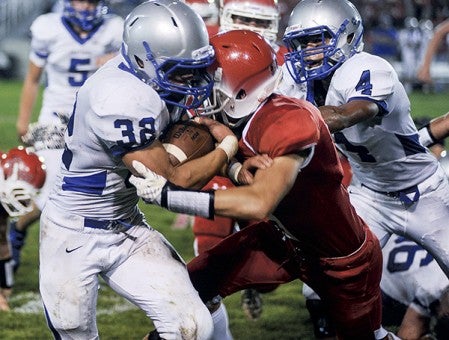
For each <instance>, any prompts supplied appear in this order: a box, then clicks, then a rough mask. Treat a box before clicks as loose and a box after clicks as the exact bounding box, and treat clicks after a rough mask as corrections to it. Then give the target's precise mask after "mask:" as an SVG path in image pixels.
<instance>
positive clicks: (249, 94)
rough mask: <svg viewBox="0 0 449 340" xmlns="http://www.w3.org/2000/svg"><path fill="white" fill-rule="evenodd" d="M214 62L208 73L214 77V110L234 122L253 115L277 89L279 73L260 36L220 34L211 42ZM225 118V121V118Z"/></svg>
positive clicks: (236, 33)
mask: <svg viewBox="0 0 449 340" xmlns="http://www.w3.org/2000/svg"><path fill="white" fill-rule="evenodd" d="M211 45H212V46H213V47H214V49H215V55H216V61H215V62H214V64H212V66H211V69H210V72H211V73H212V74H213V75H214V80H215V85H214V96H213V99H212V107H213V108H214V109H213V110H210V111H208V110H207V109H206V114H213V113H217V112H224V113H226V115H223V119H224V120H225V123H230V121H229V119H228V118H229V117H230V118H232V119H233V122H232V123H236V120H237V119H240V118H243V117H246V116H248V115H250V114H252V113H253V112H254V111H255V110H256V109H257V108H258V107H259V105H260V104H261V103H262V102H263V101H264V100H265V99H266V98H268V96H270V95H271V94H272V93H273V92H274V90H275V88H276V87H277V85H278V82H279V80H280V76H281V69H280V68H279V67H278V65H277V63H276V55H275V53H274V50H273V48H272V47H271V46H270V44H269V43H268V42H267V41H266V40H265V39H264V38H263V37H262V36H260V35H259V34H257V33H255V32H252V31H248V30H236V31H228V32H223V33H220V34H218V35H216V36H215V37H212V38H211ZM226 116H227V117H226Z"/></svg>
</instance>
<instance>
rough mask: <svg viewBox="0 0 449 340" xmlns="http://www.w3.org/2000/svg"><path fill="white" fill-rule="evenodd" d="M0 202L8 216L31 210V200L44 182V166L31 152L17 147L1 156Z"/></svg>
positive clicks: (19, 214) (22, 213)
mask: <svg viewBox="0 0 449 340" xmlns="http://www.w3.org/2000/svg"><path fill="white" fill-rule="evenodd" d="M0 165H1V166H0V172H1V174H0V183H1V186H0V188H1V190H0V202H1V204H2V205H3V207H4V208H5V210H6V211H7V212H8V214H9V216H11V217H17V216H21V215H24V214H26V213H27V212H29V211H31V210H32V199H33V198H34V196H35V195H36V194H37V192H38V190H39V189H40V188H42V186H43V185H44V182H45V175H46V172H45V165H44V163H43V161H42V160H41V159H40V158H39V157H38V156H37V155H36V154H35V153H33V152H31V151H29V150H28V149H26V148H24V147H22V146H19V147H16V148H13V149H11V150H9V151H8V152H7V153H3V154H2V155H1V160H0Z"/></svg>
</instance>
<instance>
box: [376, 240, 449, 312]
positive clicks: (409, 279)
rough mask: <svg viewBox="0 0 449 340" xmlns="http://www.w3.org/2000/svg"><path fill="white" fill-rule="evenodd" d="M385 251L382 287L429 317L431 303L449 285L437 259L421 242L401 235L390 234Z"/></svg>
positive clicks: (394, 297) (396, 298) (390, 294)
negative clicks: (417, 242)
mask: <svg viewBox="0 0 449 340" xmlns="http://www.w3.org/2000/svg"><path fill="white" fill-rule="evenodd" d="M382 253H383V258H384V263H383V273H382V281H381V284H380V286H381V288H382V291H383V292H384V293H386V294H387V295H388V296H390V297H392V298H393V299H395V300H396V301H399V302H401V303H402V304H404V305H406V306H409V305H411V306H412V307H413V308H415V309H416V310H417V311H418V312H419V313H420V314H422V315H424V316H429V317H430V309H429V306H430V304H431V303H432V302H434V301H436V300H438V299H439V298H440V296H441V294H442V292H443V291H444V289H445V288H446V287H447V286H448V285H449V280H448V279H447V277H446V275H445V274H444V273H443V271H442V270H441V268H440V267H439V266H438V264H437V262H436V261H435V260H434V259H433V257H432V256H431V255H430V254H429V253H428V252H427V251H425V250H424V249H423V248H422V247H421V246H419V245H417V244H416V243H415V242H412V241H409V240H407V239H406V238H404V237H401V236H393V237H391V238H390V239H389V241H388V242H387V244H386V245H385V246H384V248H383V249H382Z"/></svg>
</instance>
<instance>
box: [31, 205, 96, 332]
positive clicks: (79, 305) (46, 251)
mask: <svg viewBox="0 0 449 340" xmlns="http://www.w3.org/2000/svg"><path fill="white" fill-rule="evenodd" d="M49 210H54V207H53V206H52V207H51V208H50V209H49ZM46 211H47V208H45V209H44V211H43V213H42V216H41V220H40V222H41V224H40V247H39V257H40V265H39V289H40V293H41V297H42V301H43V305H44V309H45V316H46V319H47V323H48V327H49V329H50V330H51V331H52V333H53V335H54V337H55V339H96V338H97V337H98V329H97V325H96V300H97V294H98V293H97V292H98V279H97V273H98V268H95V266H94V265H93V264H94V263H95V262H97V263H101V261H100V260H101V259H98V258H97V257H96V255H95V253H94V252H93V250H95V243H94V242H95V241H94V236H93V235H89V234H83V232H82V226H79V228H78V230H75V229H70V228H71V227H73V228H75V227H76V224H77V223H76V221H74V220H72V219H71V216H67V219H65V218H61V220H58V219H57V221H54V220H50V219H49V218H48V216H47V214H46ZM65 226H67V228H66V227H65ZM102 246H103V247H104V245H102Z"/></svg>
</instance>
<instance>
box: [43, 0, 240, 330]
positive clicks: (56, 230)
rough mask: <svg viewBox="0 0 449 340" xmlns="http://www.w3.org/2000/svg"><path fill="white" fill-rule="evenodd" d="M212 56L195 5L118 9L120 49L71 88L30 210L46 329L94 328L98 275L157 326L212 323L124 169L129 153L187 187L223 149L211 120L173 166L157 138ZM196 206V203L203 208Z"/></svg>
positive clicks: (224, 157) (193, 95) (164, 1)
mask: <svg viewBox="0 0 449 340" xmlns="http://www.w3.org/2000/svg"><path fill="white" fill-rule="evenodd" d="M161 32H163V34H161ZM214 60H215V59H214V51H213V48H212V46H211V45H209V37H208V34H207V30H206V26H205V24H204V22H203V20H202V19H201V17H200V16H199V15H198V14H196V13H195V12H194V11H193V10H192V9H191V8H190V7H188V6H187V5H186V4H184V3H183V2H180V1H172V0H154V1H148V2H144V3H142V4H141V5H139V6H137V7H136V8H135V9H134V10H133V11H132V12H131V13H130V14H129V15H128V16H127V18H126V20H125V25H124V33H123V45H122V48H121V53H120V54H119V55H118V56H116V57H114V58H113V59H111V60H110V61H108V62H107V63H106V64H105V65H104V66H102V67H101V68H100V69H99V70H98V71H97V72H96V73H95V74H93V75H92V76H91V77H89V79H88V80H87V81H86V82H85V83H84V85H83V86H82V87H81V88H80V89H79V91H78V94H77V99H76V102H75V104H74V110H73V113H72V115H71V116H70V120H69V122H68V126H67V130H66V134H65V148H64V153H63V155H62V162H61V168H60V172H59V174H58V177H57V179H56V182H55V185H54V187H53V189H52V191H51V193H50V196H49V199H48V201H47V203H46V205H45V207H44V210H43V212H42V215H41V220H40V222H41V224H40V248H39V256H40V274H39V276H40V293H41V296H42V300H43V304H44V306H45V315H46V318H47V321H48V324H49V328H50V329H51V330H52V332H54V336H55V338H58V339H97V338H98V329H97V325H96V315H95V314H96V313H95V308H96V300H97V295H98V284H99V278H100V277H101V278H103V279H104V281H105V282H106V284H107V285H109V286H110V287H111V288H112V289H113V290H114V291H116V292H117V293H118V294H119V295H121V296H123V297H124V298H126V299H127V300H129V301H130V302H132V303H133V304H135V305H136V306H138V307H139V308H141V309H142V310H143V311H144V312H145V313H146V315H147V316H148V317H149V318H150V319H151V320H152V321H153V323H154V326H155V327H156V330H157V333H159V336H160V337H161V338H163V339H181V338H182V339H208V338H209V337H210V336H211V335H212V332H213V331H214V327H213V320H212V318H213V316H212V317H211V314H210V313H209V311H208V309H207V307H206V306H205V305H204V304H203V303H202V301H201V299H200V297H199V295H198V293H197V291H196V290H195V289H194V287H193V285H192V283H191V281H190V279H189V275H188V272H187V269H186V265H185V263H184V261H183V260H182V259H181V257H180V256H179V255H178V254H177V252H176V250H175V249H174V248H173V247H172V246H171V245H170V244H169V242H168V241H167V240H166V239H165V238H164V236H163V235H162V234H161V233H159V232H158V231H156V230H155V229H153V228H151V227H150V226H149V225H148V224H147V222H146V221H145V218H144V216H143V214H142V213H141V212H140V210H139V208H138V205H137V203H138V201H139V197H138V196H137V194H136V189H135V187H134V186H132V185H131V184H130V183H129V181H128V179H129V177H130V175H131V172H133V171H134V169H133V167H132V166H131V163H132V162H133V161H134V160H139V161H141V162H143V163H144V164H145V165H146V166H147V167H148V168H151V169H153V170H154V171H157V172H158V173H162V174H164V176H167V177H168V178H170V179H171V180H172V181H173V182H175V183H177V185H181V186H187V187H191V188H192V189H199V188H201V187H202V186H203V185H204V184H205V182H204V180H206V181H207V180H209V179H210V178H211V177H212V176H213V175H214V174H215V173H216V172H217V171H218V170H220V169H221V168H222V167H223V166H224V165H225V164H227V162H228V159H230V158H231V157H233V156H234V154H235V152H236V151H237V138H236V137H235V136H234V135H233V133H232V132H231V130H230V129H229V128H228V127H226V126H224V125H222V124H219V123H217V124H215V125H214V126H211V129H210V131H211V133H212V134H213V135H214V137H215V139H216V140H217V143H218V145H217V147H216V149H215V150H213V151H212V152H210V153H209V154H207V155H206V156H203V157H201V158H198V159H195V160H193V161H191V162H186V163H184V164H182V165H180V166H178V167H173V166H172V165H171V164H170V161H169V157H168V153H167V152H166V151H165V149H164V147H163V145H162V143H161V142H160V140H159V137H160V136H161V134H162V133H163V132H164V131H165V130H166V128H167V127H169V124H170V123H172V122H175V121H177V120H179V119H180V116H181V113H182V111H183V110H185V109H191V108H195V107H198V106H199V105H200V104H201V103H202V102H203V101H204V100H205V99H206V98H208V97H209V95H210V93H211V90H212V87H213V80H212V77H211V76H210V75H209V74H208V73H207V71H206V69H207V67H209V66H210V65H211V64H212V63H213V62H214ZM208 174H209V178H208V179H204V177H205V176H206V177H207V176H208ZM202 197H204V199H209V198H208V197H209V195H208V194H204V196H202ZM177 203H179V202H177ZM203 203H204V202H203ZM206 206H207V204H202V203H200V204H199V205H198V206H197V208H198V209H199V212H203V213H204V211H202V210H204V209H205V207H206ZM149 326H150V325H149ZM153 335H154V334H153Z"/></svg>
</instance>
